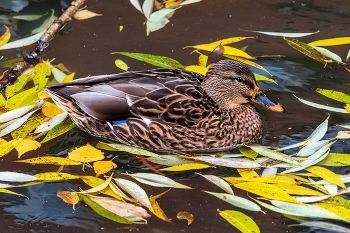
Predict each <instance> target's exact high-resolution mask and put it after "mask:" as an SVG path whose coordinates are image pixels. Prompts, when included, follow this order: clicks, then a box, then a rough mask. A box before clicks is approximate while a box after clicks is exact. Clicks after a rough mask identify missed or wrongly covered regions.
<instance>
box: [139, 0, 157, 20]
mask: <svg viewBox="0 0 350 233" xmlns="http://www.w3.org/2000/svg"><path fill="white" fill-rule="evenodd" d="M153 6H154V0H145V1H144V2H143V4H142V12H143V14H144V15H145V17H146V18H147V19H149V17H150V15H151V13H152V11H153Z"/></svg>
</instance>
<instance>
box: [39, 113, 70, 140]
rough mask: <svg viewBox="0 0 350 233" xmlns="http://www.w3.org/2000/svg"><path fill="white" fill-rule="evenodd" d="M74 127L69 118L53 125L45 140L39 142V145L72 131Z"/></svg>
mask: <svg viewBox="0 0 350 233" xmlns="http://www.w3.org/2000/svg"><path fill="white" fill-rule="evenodd" d="M74 127H75V124H74V123H73V122H72V120H71V119H70V118H68V119H66V120H64V121H63V122H61V123H60V124H58V125H55V126H54V127H53V128H52V129H50V131H49V132H48V133H47V134H46V136H45V138H44V139H43V140H42V141H41V143H44V142H47V141H49V140H51V139H54V138H56V137H58V136H60V135H62V134H64V133H66V132H68V131H69V130H71V129H73V128H74Z"/></svg>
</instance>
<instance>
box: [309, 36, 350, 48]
mask: <svg viewBox="0 0 350 233" xmlns="http://www.w3.org/2000/svg"><path fill="white" fill-rule="evenodd" d="M342 44H350V37H339V38H332V39H324V40H317V41H314V42H311V43H309V45H310V46H333V45H342Z"/></svg>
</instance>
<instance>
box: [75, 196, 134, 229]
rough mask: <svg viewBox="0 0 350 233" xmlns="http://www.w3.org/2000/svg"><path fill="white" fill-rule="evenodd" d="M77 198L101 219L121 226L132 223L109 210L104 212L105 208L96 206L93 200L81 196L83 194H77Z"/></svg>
mask: <svg viewBox="0 0 350 233" xmlns="http://www.w3.org/2000/svg"><path fill="white" fill-rule="evenodd" d="M78 195H79V197H80V198H81V199H82V200H83V201H84V202H85V203H86V204H87V205H88V206H90V208H91V209H93V210H94V211H95V212H96V213H98V214H99V215H101V216H102V217H105V218H108V219H110V220H112V221H114V222H119V223H123V224H132V223H133V222H132V221H129V220H127V219H126V218H123V217H120V216H118V215H116V214H114V213H112V212H111V211H109V210H106V209H105V208H103V207H102V206H100V205H99V204H97V203H96V202H94V201H93V200H91V199H90V198H89V197H88V196H86V195H83V194H79V193H78Z"/></svg>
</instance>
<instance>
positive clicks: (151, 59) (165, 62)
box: [111, 52, 185, 69]
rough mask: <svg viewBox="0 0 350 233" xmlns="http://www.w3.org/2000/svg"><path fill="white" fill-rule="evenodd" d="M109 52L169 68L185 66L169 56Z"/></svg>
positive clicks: (182, 67)
mask: <svg viewBox="0 0 350 233" xmlns="http://www.w3.org/2000/svg"><path fill="white" fill-rule="evenodd" d="M111 54H121V55H124V56H128V57H131V58H134V59H137V60H140V61H144V62H147V63H150V64H152V65H155V66H159V67H169V68H180V69H184V68H185V67H184V66H183V65H182V64H181V63H180V62H178V61H176V60H174V59H171V58H169V57H163V56H156V55H151V54H145V53H127V52H114V53H111Z"/></svg>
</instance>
